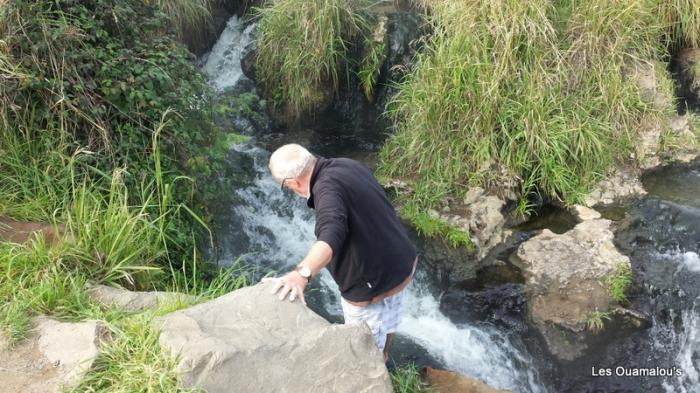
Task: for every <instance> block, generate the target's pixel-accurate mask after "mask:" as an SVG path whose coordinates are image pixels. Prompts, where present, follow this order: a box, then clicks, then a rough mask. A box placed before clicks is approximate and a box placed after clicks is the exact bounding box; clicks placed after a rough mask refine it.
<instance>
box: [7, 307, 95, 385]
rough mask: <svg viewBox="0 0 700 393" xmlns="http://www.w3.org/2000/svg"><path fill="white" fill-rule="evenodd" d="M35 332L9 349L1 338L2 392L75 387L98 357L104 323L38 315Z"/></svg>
mask: <svg viewBox="0 0 700 393" xmlns="http://www.w3.org/2000/svg"><path fill="white" fill-rule="evenodd" d="M35 324H36V328H35V329H34V334H32V335H31V336H30V337H29V338H28V339H26V340H25V341H23V342H21V343H20V344H19V345H17V346H15V347H14V348H12V349H8V348H7V345H6V342H5V341H4V340H3V339H2V338H0V381H2V388H1V389H0V390H1V391H2V392H7V393H54V392H55V393H58V392H61V391H63V390H64V389H70V388H71V387H73V386H75V385H76V384H77V383H78V382H80V379H81V378H82V376H83V375H84V373H85V372H86V371H87V370H89V369H90V367H92V364H93V362H94V361H95V359H96V358H97V355H98V351H99V344H100V341H101V336H102V332H103V331H104V330H103V326H102V325H101V324H100V323H99V322H97V321H86V322H78V323H67V322H58V321H55V320H52V319H49V318H37V319H36V321H35Z"/></svg>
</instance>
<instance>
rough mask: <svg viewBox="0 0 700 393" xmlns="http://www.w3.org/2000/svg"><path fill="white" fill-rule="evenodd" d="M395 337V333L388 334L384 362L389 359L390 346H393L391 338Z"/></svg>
mask: <svg viewBox="0 0 700 393" xmlns="http://www.w3.org/2000/svg"><path fill="white" fill-rule="evenodd" d="M392 338H394V333H389V334H387V335H386V343H385V344H384V363H386V362H387V360H389V347H391V339H392Z"/></svg>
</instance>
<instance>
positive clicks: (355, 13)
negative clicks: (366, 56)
mask: <svg viewBox="0 0 700 393" xmlns="http://www.w3.org/2000/svg"><path fill="white" fill-rule="evenodd" d="M364 4H365V2H364V1H362V0H352V1H345V0H278V1H275V2H272V3H271V4H270V5H269V6H267V7H264V8H260V9H258V13H259V15H260V22H259V24H258V33H257V39H258V55H257V60H256V70H257V75H258V78H259V81H260V83H261V84H262V86H263V88H264V89H265V90H266V91H267V95H268V96H271V97H273V98H274V100H275V102H276V103H277V104H278V106H281V107H282V106H286V107H287V108H288V109H287V110H286V111H285V112H286V113H287V114H288V115H289V116H291V117H295V116H299V115H300V114H301V113H304V112H307V111H309V110H313V109H316V108H317V107H318V106H319V105H320V104H321V103H322V102H323V101H324V100H325V99H326V98H327V97H328V95H329V94H335V92H336V91H337V89H338V87H339V84H340V82H341V80H342V78H343V72H344V70H346V67H347V54H348V50H349V45H350V44H349V42H350V41H351V40H352V39H353V37H355V36H357V35H358V33H359V32H360V31H361V29H363V28H364V23H365V22H364V18H363V17H362V16H361V14H360V13H359V11H360V9H361V8H362V7H363V5H364Z"/></svg>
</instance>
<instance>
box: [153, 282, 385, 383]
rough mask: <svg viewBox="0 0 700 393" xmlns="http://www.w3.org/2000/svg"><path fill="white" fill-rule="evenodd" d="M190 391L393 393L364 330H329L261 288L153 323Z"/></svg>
mask: <svg viewBox="0 0 700 393" xmlns="http://www.w3.org/2000/svg"><path fill="white" fill-rule="evenodd" d="M155 324H156V325H157V326H158V327H160V328H161V335H160V343H161V345H162V346H163V347H164V348H167V349H168V350H170V351H171V352H172V353H173V354H180V361H179V364H178V370H179V372H180V373H181V374H182V381H183V384H184V385H185V386H186V387H194V386H199V387H201V388H204V389H205V390H206V391H207V392H209V393H217V392H231V391H235V392H256V393H257V392H288V393H293V392H299V393H302V392H303V393H306V392H328V391H332V392H347V393H361V392H386V393H389V392H392V386H391V380H390V378H389V374H388V373H387V370H386V367H385V366H384V360H383V356H382V354H381V353H380V352H379V350H378V349H377V347H376V345H375V343H374V339H373V338H372V335H371V333H370V330H369V328H368V327H367V325H366V324H361V325H331V324H330V323H328V322H327V321H326V320H324V319H323V318H321V317H320V316H318V315H316V314H315V313H313V312H312V311H311V310H309V309H308V308H306V307H305V306H304V305H302V304H301V303H300V302H298V301H297V302H294V303H291V302H288V301H279V300H278V299H277V297H276V296H273V295H270V294H269V287H268V286H265V285H263V284H259V285H256V286H253V287H248V288H244V289H240V290H237V291H234V292H232V293H230V294H227V295H225V296H222V297H220V298H218V299H215V300H212V301H210V302H207V303H202V304H200V305H197V306H194V307H191V308H188V309H184V310H180V311H177V312H174V313H172V314H168V315H166V316H164V317H162V318H159V319H157V320H156V321H155Z"/></svg>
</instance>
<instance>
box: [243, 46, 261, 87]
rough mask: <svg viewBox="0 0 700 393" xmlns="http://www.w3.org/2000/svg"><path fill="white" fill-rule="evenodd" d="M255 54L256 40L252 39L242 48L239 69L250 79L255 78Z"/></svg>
mask: <svg viewBox="0 0 700 393" xmlns="http://www.w3.org/2000/svg"><path fill="white" fill-rule="evenodd" d="M257 56H258V42H257V41H255V40H253V41H252V42H251V43H250V44H248V45H247V46H246V47H245V48H244V49H243V56H241V71H243V75H245V76H247V77H248V78H250V79H251V80H256V77H255V60H256V57H257Z"/></svg>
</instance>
